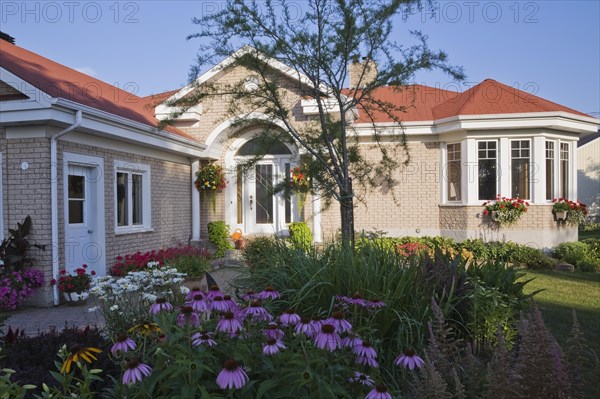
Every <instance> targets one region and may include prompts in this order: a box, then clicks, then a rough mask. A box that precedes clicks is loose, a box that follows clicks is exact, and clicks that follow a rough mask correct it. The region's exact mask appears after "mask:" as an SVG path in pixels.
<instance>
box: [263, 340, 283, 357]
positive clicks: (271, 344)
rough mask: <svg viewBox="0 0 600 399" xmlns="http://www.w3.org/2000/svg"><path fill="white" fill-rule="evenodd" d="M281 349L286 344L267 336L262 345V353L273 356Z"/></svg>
mask: <svg viewBox="0 0 600 399" xmlns="http://www.w3.org/2000/svg"><path fill="white" fill-rule="evenodd" d="M281 349H286V346H285V345H284V344H283V342H281V340H278V339H274V338H269V339H267V343H266V344H265V345H263V354H265V355H267V356H273V355H275V354H277V353H279V351H280V350H281Z"/></svg>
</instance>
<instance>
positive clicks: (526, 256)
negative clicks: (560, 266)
mask: <svg viewBox="0 0 600 399" xmlns="http://www.w3.org/2000/svg"><path fill="white" fill-rule="evenodd" d="M514 245H517V244H514ZM510 261H511V262H512V263H514V264H515V265H524V266H526V267H527V268H529V269H536V270H541V269H545V270H550V269H552V268H554V266H556V260H554V259H552V258H551V257H549V256H547V255H545V254H544V253H543V252H542V251H541V250H539V249H537V248H531V247H528V246H526V245H517V246H516V247H515V248H514V251H513V252H512V254H511V255H510Z"/></svg>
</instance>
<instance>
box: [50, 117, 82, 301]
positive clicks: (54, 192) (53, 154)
mask: <svg viewBox="0 0 600 399" xmlns="http://www.w3.org/2000/svg"><path fill="white" fill-rule="evenodd" d="M82 120H83V114H82V112H81V111H79V110H78V111H77V112H76V113H75V122H74V123H73V124H72V125H71V126H68V127H67V128H66V129H64V130H61V131H60V132H58V133H56V134H55V135H53V136H52V137H50V202H51V206H50V207H51V210H52V276H53V278H55V277H56V276H58V260H59V256H60V254H59V252H58V160H57V158H58V154H57V142H58V139H59V138H60V137H61V136H64V135H65V134H67V133H69V132H70V131H73V130H75V129H77V128H78V127H79V126H81V122H82ZM53 296H54V306H58V303H59V297H58V284H56V285H54V289H53Z"/></svg>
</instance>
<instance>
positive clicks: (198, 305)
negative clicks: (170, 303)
mask: <svg viewBox="0 0 600 399" xmlns="http://www.w3.org/2000/svg"><path fill="white" fill-rule="evenodd" d="M187 304H188V305H189V306H191V307H192V309H194V311H195V312H199V313H207V312H208V303H206V299H205V297H204V294H203V293H201V292H198V293H197V294H195V295H194V296H193V297H192V299H191V300H190V301H188V302H187Z"/></svg>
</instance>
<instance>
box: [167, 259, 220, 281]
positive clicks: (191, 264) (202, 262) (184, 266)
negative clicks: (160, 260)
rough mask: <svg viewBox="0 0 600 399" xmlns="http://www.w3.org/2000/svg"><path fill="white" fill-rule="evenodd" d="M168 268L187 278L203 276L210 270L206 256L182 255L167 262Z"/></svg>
mask: <svg viewBox="0 0 600 399" xmlns="http://www.w3.org/2000/svg"><path fill="white" fill-rule="evenodd" d="M169 266H171V267H174V268H175V269H177V271H178V272H179V273H185V274H186V275H187V276H188V277H198V276H203V275H204V273H205V272H207V271H209V270H210V264H209V261H208V256H195V255H182V256H179V257H177V258H175V259H173V260H171V261H169Z"/></svg>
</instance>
